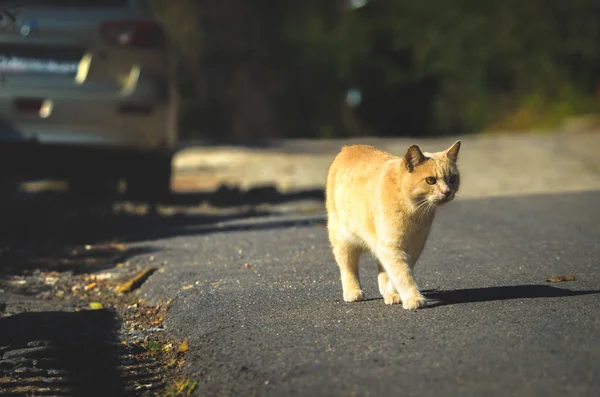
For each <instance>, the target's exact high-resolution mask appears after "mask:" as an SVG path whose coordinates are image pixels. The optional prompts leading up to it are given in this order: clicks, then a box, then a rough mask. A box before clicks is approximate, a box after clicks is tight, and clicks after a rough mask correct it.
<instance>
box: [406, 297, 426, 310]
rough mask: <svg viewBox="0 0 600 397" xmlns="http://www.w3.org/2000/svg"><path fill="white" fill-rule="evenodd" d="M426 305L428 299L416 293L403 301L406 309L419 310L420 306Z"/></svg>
mask: <svg viewBox="0 0 600 397" xmlns="http://www.w3.org/2000/svg"><path fill="white" fill-rule="evenodd" d="M425 305H426V301H425V298H424V297H423V296H422V295H414V296H411V297H410V298H406V299H404V300H403V301H402V307H403V308H405V309H406V310H417V309H418V308H421V307H425Z"/></svg>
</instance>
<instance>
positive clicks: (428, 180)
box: [425, 176, 435, 185]
mask: <svg viewBox="0 0 600 397" xmlns="http://www.w3.org/2000/svg"><path fill="white" fill-rule="evenodd" d="M425 182H427V184H428V185H435V178H434V177H432V176H428V177H427V178H425Z"/></svg>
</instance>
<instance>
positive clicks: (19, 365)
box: [0, 310, 155, 397]
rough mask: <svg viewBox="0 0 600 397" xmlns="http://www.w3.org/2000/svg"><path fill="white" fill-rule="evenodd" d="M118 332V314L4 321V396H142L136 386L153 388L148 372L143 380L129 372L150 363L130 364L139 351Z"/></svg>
mask: <svg viewBox="0 0 600 397" xmlns="http://www.w3.org/2000/svg"><path fill="white" fill-rule="evenodd" d="M118 327H119V322H118V320H117V319H116V317H115V314H114V313H112V312H110V311H106V310H94V311H81V312H37V313H22V314H16V315H13V316H9V317H4V318H0V351H1V352H2V356H3V358H2V359H1V360H0V396H16V395H29V393H33V392H34V391H37V392H39V394H36V395H59V396H116V397H118V396H124V395H137V394H138V393H136V391H135V387H134V383H137V384H144V383H152V382H151V379H148V377H151V376H150V375H149V374H148V372H146V375H144V376H145V377H142V378H140V377H137V376H136V375H135V374H132V373H133V372H135V371H129V370H131V369H133V368H135V366H136V365H137V366H148V365H149V363H144V362H143V360H135V359H133V360H132V359H129V362H127V361H125V360H126V358H127V357H131V353H135V352H131V351H129V350H130V348H129V347H126V346H123V345H121V344H120V343H119V340H118V337H117V331H118ZM124 364H125V365H124ZM127 369H129V370H127ZM153 375H155V374H152V376H153ZM32 395H33V394H32Z"/></svg>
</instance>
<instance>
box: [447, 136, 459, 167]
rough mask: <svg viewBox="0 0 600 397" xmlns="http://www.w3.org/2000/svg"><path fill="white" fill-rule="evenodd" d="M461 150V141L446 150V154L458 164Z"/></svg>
mask: <svg viewBox="0 0 600 397" xmlns="http://www.w3.org/2000/svg"><path fill="white" fill-rule="evenodd" d="M459 150H460V141H456V142H454V145H452V146H450V147H449V148H448V149H446V150H444V154H445V155H446V156H447V157H448V158H449V159H450V160H452V161H454V162H455V163H456V160H458V151H459Z"/></svg>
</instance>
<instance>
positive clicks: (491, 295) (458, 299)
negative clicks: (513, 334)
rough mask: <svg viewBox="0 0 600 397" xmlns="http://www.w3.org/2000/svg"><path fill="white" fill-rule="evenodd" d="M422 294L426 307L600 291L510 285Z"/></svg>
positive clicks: (597, 292) (596, 292) (578, 294)
mask: <svg viewBox="0 0 600 397" xmlns="http://www.w3.org/2000/svg"><path fill="white" fill-rule="evenodd" d="M423 294H424V295H425V297H426V298H427V299H428V300H432V301H433V302H429V303H428V305H427V306H428V307H438V306H446V305H455V304H460V303H476V302H492V301H502V300H510V299H529V298H563V297H567V296H580V295H592V294H600V290H589V291H572V290H569V289H564V288H557V287H551V286H549V285H535V284H527V285H512V286H505V287H486V288H468V289H457V290H449V291H437V290H425V291H423Z"/></svg>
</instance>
